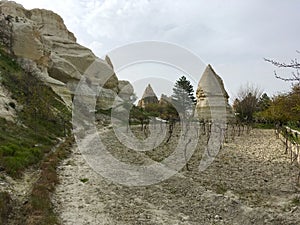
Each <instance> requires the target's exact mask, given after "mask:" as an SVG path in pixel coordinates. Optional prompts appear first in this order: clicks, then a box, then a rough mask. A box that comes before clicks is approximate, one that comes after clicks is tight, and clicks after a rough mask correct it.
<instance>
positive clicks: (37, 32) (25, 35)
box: [0, 1, 132, 105]
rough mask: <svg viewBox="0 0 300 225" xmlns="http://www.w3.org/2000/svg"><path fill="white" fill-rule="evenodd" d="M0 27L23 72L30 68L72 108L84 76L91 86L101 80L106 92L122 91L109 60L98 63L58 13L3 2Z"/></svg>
mask: <svg viewBox="0 0 300 225" xmlns="http://www.w3.org/2000/svg"><path fill="white" fill-rule="evenodd" d="M0 24H1V27H0V43H1V44H2V45H3V46H5V47H6V51H7V52H9V53H11V54H12V55H15V56H16V57H17V58H18V59H19V62H20V63H21V65H22V67H23V68H24V69H28V68H30V70H32V71H34V72H35V73H36V74H37V75H38V76H39V77H40V78H41V79H43V80H44V81H45V82H46V83H47V84H49V85H50V86H51V87H52V89H53V90H54V91H55V92H56V93H57V94H59V95H60V96H61V97H62V99H63V100H64V101H65V103H66V104H67V105H71V101H72V95H73V94H74V91H75V87H76V86H77V84H78V82H79V80H80V79H81V78H82V76H83V75H85V76H86V77H88V78H89V79H90V80H91V81H92V83H94V82H93V81H99V80H101V81H102V83H105V84H103V87H104V88H107V89H110V90H113V91H114V92H118V91H119V86H118V85H119V81H118V78H117V76H116V75H115V73H114V71H113V67H112V63H111V61H110V59H109V58H108V57H107V58H106V60H107V61H106V60H102V59H99V58H97V57H96V56H95V55H94V54H93V52H92V51H91V50H90V49H88V48H85V47H83V46H81V45H80V44H78V43H76V38H75V36H74V34H73V33H71V32H70V31H69V30H68V29H67V27H66V26H65V24H64V22H63V19H62V18H61V17H60V16H59V15H57V14H56V13H54V12H52V11H49V10H44V9H32V10H26V9H25V8H24V7H23V6H22V5H20V4H17V3H15V2H12V1H0ZM92 64H93V66H92V67H93V68H92V69H91V68H90V66H91V65H92ZM102 77H104V78H103V79H102ZM104 81H105V82H104ZM131 94H132V93H131Z"/></svg>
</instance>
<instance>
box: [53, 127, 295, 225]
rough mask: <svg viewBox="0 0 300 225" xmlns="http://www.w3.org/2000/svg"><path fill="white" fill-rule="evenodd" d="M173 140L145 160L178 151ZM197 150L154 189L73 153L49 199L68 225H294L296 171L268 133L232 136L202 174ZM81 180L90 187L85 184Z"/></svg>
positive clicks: (115, 148) (120, 151)
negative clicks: (114, 178) (101, 170)
mask: <svg viewBox="0 0 300 225" xmlns="http://www.w3.org/2000/svg"><path fill="white" fill-rule="evenodd" d="M103 135H104V136H105V138H104V143H106V144H107V145H108V146H110V151H111V152H112V154H114V155H115V156H116V157H117V156H119V157H122V158H125V161H126V158H127V160H128V159H130V156H128V155H130V152H129V151H128V150H126V149H124V147H123V146H122V145H121V144H120V143H119V142H118V141H116V140H115V138H113V137H112V132H111V131H108V132H106V133H104V134H103ZM174 140H175V137H174V138H173V140H172V141H171V144H170V145H168V148H167V149H164V148H163V147H162V148H161V149H160V150H158V151H157V152H154V153H149V156H151V157H152V158H155V157H157V158H160V157H163V156H164V154H166V153H165V152H167V151H168V150H170V149H172V148H173V147H174V145H176V141H174ZM201 148H202V147H201V145H199V149H198V150H197V151H196V152H195V154H194V156H193V157H192V159H191V160H190V162H189V165H190V171H186V170H185V169H184V170H183V171H181V172H180V174H178V175H176V176H174V177H172V178H170V179H168V180H166V181H163V182H161V183H159V184H156V185H151V186H145V187H126V186H122V185H118V184H114V183H112V182H111V181H109V180H107V179H104V178H102V177H101V176H100V175H98V174H97V173H95V172H94V171H93V170H92V169H91V168H90V167H89V165H88V164H87V163H86V161H85V160H84V158H83V157H82V155H81V153H80V151H79V150H78V149H77V148H76V147H74V150H73V153H72V154H71V156H70V157H69V158H68V159H66V160H65V161H64V162H63V163H62V164H61V166H60V167H59V169H58V173H59V177H60V180H61V183H60V184H59V185H58V186H57V188H56V192H55V193H54V196H53V203H54V205H55V210H56V211H57V213H58V214H59V216H60V219H61V222H62V224H66V225H70V224H74V225H81V224H91V225H98V224H100V225H101V224H107V225H110V224H113V225H115V224H116V225H119V224H120V225H123V224H124V225H131V224H141V225H143V224H147V225H148V224H153V225H156V224H171V225H173V224H182V225H187V224H192V225H201V224H205V225H208V224H210V225H212V224H226V225H241V224H243V225H248V224H255V225H256V224H258V225H260V224H270V225H271V224H272V225H283V224H284V225H299V224H300V203H299V202H297V201H296V200H295V199H297V197H299V196H300V192H299V191H298V189H297V187H296V185H295V179H296V175H297V168H296V167H295V166H293V165H291V164H290V161H289V157H288V156H287V155H284V154H283V153H284V147H283V145H282V144H281V142H280V141H279V140H278V139H276V137H275V135H274V131H272V130H252V131H251V133H250V134H249V135H243V136H241V137H236V138H235V140H234V141H233V142H230V143H228V144H225V147H224V148H223V150H222V151H221V152H220V153H219V155H218V156H217V158H216V160H215V161H214V162H213V164H212V165H211V166H210V167H209V168H208V169H207V170H205V171H204V172H202V173H200V172H199V171H198V165H199V159H200V158H199V155H201ZM136 158H138V157H135V159H136ZM83 178H86V179H88V181H87V182H85V183H83V182H82V181H81V180H80V179H83ZM299 201H300V199H299Z"/></svg>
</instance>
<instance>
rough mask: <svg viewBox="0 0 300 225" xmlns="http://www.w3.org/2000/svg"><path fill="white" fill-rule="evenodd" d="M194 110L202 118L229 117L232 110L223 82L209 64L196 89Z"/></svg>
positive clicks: (217, 118)
mask: <svg viewBox="0 0 300 225" xmlns="http://www.w3.org/2000/svg"><path fill="white" fill-rule="evenodd" d="M196 98H197V104H196V112H197V114H198V117H199V118H200V119H203V120H212V119H216V120H219V119H222V120H223V119H231V118H232V110H231V107H230V105H229V104H228V98H229V95H228V94H227V92H226V90H225V88H224V83H223V81H222V79H221V77H219V76H218V75H217V74H216V72H215V71H214V70H213V68H212V67H211V65H208V66H207V67H206V69H205V70H204V72H203V74H202V77H201V79H200V81H199V84H198V88H197V91H196Z"/></svg>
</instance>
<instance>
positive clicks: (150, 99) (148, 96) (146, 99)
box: [138, 84, 158, 108]
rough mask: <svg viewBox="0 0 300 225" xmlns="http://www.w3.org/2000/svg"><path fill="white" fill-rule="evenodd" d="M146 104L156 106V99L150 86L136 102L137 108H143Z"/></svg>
mask: <svg viewBox="0 0 300 225" xmlns="http://www.w3.org/2000/svg"><path fill="white" fill-rule="evenodd" d="M148 104H158V99H157V96H156V94H155V93H154V91H153V89H152V87H151V85H150V84H148V86H147V87H146V89H145V91H144V94H143V96H142V98H141V100H139V102H138V106H139V107H141V108H145V107H146V106H147V105H148Z"/></svg>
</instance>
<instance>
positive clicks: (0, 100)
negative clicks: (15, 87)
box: [0, 84, 17, 122]
mask: <svg viewBox="0 0 300 225" xmlns="http://www.w3.org/2000/svg"><path fill="white" fill-rule="evenodd" d="M16 106H17V102H16V101H15V100H13V99H12V98H11V97H10V93H9V92H8V90H6V88H5V87H3V86H2V85H1V84H0V118H5V119H6V120H8V121H12V122H13V121H15V118H16V110H15V109H16Z"/></svg>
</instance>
